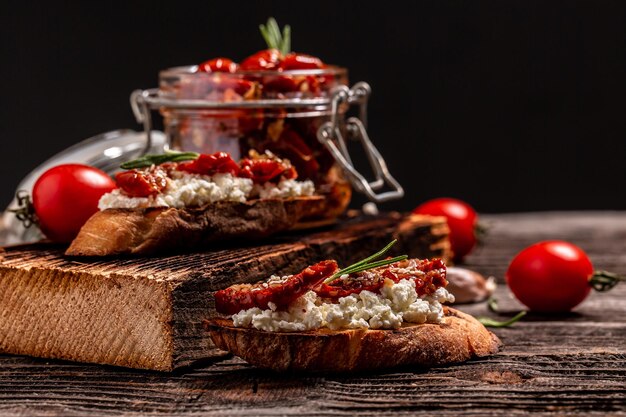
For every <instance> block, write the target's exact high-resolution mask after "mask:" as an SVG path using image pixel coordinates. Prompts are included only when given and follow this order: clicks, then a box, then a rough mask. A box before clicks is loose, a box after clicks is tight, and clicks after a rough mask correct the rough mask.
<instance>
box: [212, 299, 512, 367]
mask: <svg viewBox="0 0 626 417" xmlns="http://www.w3.org/2000/svg"><path fill="white" fill-rule="evenodd" d="M207 328H208V330H209V331H210V333H211V338H212V339H213V342H214V343H215V345H216V346H217V347H218V348H220V349H223V350H226V351H229V352H231V353H233V354H234V355H236V356H239V357H241V358H243V359H245V360H246V361H247V362H249V363H250V364H252V365H255V366H257V367H259V368H267V369H272V370H274V371H280V372H284V371H300V372H356V371H367V370H373V369H384V368H394V367H399V366H418V367H431V366H438V365H446V364H451V363H457V362H464V361H467V360H469V359H472V358H476V357H483V356H487V355H491V354H494V353H496V352H498V350H499V349H500V347H501V346H502V343H501V342H500V340H499V339H498V337H497V336H495V335H494V334H493V333H491V332H490V331H489V330H487V329H486V328H485V327H484V326H483V325H482V324H481V323H479V322H478V321H477V320H476V319H475V318H474V317H472V316H470V315H468V314H465V313H462V312H460V311H458V310H455V309H452V308H448V307H445V318H444V320H443V322H442V323H441V324H430V323H425V324H407V325H405V326H403V327H401V328H400V329H397V330H369V329H349V330H341V331H332V330H329V329H319V330H315V331H308V332H294V333H286V332H265V331H261V330H256V329H251V328H241V327H234V326H233V323H232V321H231V320H227V319H221V318H216V319H212V320H210V321H208V322H207Z"/></svg>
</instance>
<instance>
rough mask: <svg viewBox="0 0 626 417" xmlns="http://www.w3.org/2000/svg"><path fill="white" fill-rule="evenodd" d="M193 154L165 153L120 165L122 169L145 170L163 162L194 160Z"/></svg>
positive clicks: (195, 154)
mask: <svg viewBox="0 0 626 417" xmlns="http://www.w3.org/2000/svg"><path fill="white" fill-rule="evenodd" d="M197 157H198V154H197V153H195V152H174V151H167V152H165V153H164V154H148V155H144V156H142V157H141V158H138V159H134V160H132V161H128V162H124V163H123V164H122V165H120V168H122V169H135V168H147V167H150V166H152V165H160V164H163V163H165V162H181V161H189V160H192V159H196V158H197Z"/></svg>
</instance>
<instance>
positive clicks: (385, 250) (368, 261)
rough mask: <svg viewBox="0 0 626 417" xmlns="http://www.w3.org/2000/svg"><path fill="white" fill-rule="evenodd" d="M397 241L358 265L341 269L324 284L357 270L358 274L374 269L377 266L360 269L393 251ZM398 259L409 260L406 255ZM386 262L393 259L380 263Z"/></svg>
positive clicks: (393, 241)
mask: <svg viewBox="0 0 626 417" xmlns="http://www.w3.org/2000/svg"><path fill="white" fill-rule="evenodd" d="M397 241H398V240H397V239H394V240H392V241H391V242H389V244H387V246H385V247H384V248H382V249H381V250H379V251H378V252H376V253H375V254H373V255H370V256H368V257H367V258H365V259H362V260H360V261H359V262H356V263H354V264H352V265H350V266H348V267H346V268H343V269H341V270H339V271H337V272H336V273H335V274H333V275H332V276H330V277H329V278H327V279H326V280H325V281H324V283H325V284H328V283H330V282H332V281H334V280H336V279H337V278H339V277H340V276H342V275H344V274H350V273H352V272H355V271H357V270H358V272H361V271H365V270H367V269H372V268H375V266H368V267H367V268H366V269H359V268H361V267H363V266H364V265H368V264H369V265H372V264H370V262H371V261H373V260H375V259H378V258H380V257H381V256H383V255H384V254H385V253H387V251H389V249H391V247H392V246H393V245H395V243H396V242H397ZM396 258H402V259H406V258H407V256H406V255H402V256H398V257H396ZM396 258H393V259H396ZM402 259H399V260H402ZM386 261H391V259H387V260H384V261H379V262H386ZM393 262H397V261H393ZM393 262H387V263H383V264H382V265H388V264H389V263H393ZM382 265H378V266H382Z"/></svg>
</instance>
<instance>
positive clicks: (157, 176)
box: [115, 168, 167, 197]
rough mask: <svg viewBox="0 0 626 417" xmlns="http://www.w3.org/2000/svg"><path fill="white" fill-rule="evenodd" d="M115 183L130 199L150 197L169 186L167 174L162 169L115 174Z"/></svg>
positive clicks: (135, 170) (133, 170)
mask: <svg viewBox="0 0 626 417" xmlns="http://www.w3.org/2000/svg"><path fill="white" fill-rule="evenodd" d="M115 182H116V183H117V186H118V187H119V188H121V189H122V191H124V193H126V194H127V195H129V196H130V197H149V196H151V195H156V194H158V193H160V192H161V190H163V189H164V188H165V187H166V186H167V174H166V173H165V171H163V170H162V169H160V168H153V169H149V170H137V169H132V170H130V171H122V172H118V173H117V174H115Z"/></svg>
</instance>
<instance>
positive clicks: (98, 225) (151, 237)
mask: <svg viewBox="0 0 626 417" xmlns="http://www.w3.org/2000/svg"><path fill="white" fill-rule="evenodd" d="M324 206H325V198H324V197H320V196H311V197H294V198H287V199H261V200H250V201H247V202H245V203H237V202H227V201H223V202H217V203H212V204H208V205H206V206H203V207H199V208H185V209H176V208H162V207H156V208H143V209H107V210H102V211H99V212H97V213H96V214H94V215H93V216H92V217H91V218H90V219H89V220H87V223H85V225H84V226H83V227H82V229H81V230H80V232H79V233H78V236H77V237H76V238H75V239H74V241H73V242H72V244H71V245H70V247H69V248H68V249H67V251H66V252H65V254H66V255H70V256H108V255H121V254H153V253H157V252H166V251H172V250H181V249H185V248H187V249H192V248H197V247H198V246H200V245H203V244H207V243H210V242H215V241H218V240H224V239H235V238H250V239H256V238H263V237H266V236H269V235H271V234H273V233H276V232H280V231H283V230H287V229H289V228H291V227H293V226H294V225H295V224H296V223H297V222H298V221H299V220H300V219H303V218H306V217H310V216H314V215H318V214H319V213H320V212H323V210H324Z"/></svg>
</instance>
